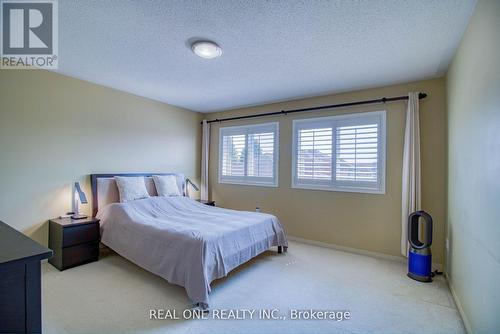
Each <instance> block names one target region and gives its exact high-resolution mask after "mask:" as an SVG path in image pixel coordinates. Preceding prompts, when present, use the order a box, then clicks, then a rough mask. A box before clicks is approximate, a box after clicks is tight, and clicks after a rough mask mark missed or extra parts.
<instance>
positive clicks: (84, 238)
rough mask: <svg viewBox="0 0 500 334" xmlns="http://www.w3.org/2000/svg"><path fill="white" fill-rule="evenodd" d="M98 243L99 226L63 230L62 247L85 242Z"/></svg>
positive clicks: (91, 225)
mask: <svg viewBox="0 0 500 334" xmlns="http://www.w3.org/2000/svg"><path fill="white" fill-rule="evenodd" d="M92 241H99V224H85V225H77V226H71V227H65V228H64V229H63V243H62V247H69V246H74V245H79V244H83V243H86V242H92Z"/></svg>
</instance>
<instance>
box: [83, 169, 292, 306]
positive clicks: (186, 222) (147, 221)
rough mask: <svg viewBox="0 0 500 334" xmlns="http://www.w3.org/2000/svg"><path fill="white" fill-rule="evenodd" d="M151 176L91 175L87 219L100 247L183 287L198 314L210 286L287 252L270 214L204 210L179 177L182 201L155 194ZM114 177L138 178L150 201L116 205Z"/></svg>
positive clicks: (212, 208) (281, 228)
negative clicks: (96, 229) (267, 255)
mask: <svg viewBox="0 0 500 334" xmlns="http://www.w3.org/2000/svg"><path fill="white" fill-rule="evenodd" d="M152 175H153V174H93V175H91V184H92V196H93V215H94V216H96V217H97V218H99V219H100V224H101V242H102V243H103V244H105V245H106V246H108V247H109V248H111V249H112V250H114V251H115V252H116V253H118V254H120V255H121V256H123V257H125V258H127V259H128V260H130V261H132V262H134V263H135V264H137V265H139V266H140V267H142V268H144V269H146V270H148V271H150V272H152V273H154V274H156V275H158V276H160V277H162V278H164V279H165V280H167V281H168V282H170V283H172V284H177V285H180V286H183V287H184V288H185V289H186V292H187V295H188V297H189V298H190V299H191V300H192V301H193V302H194V303H195V304H198V305H200V307H202V308H203V309H207V308H208V305H209V293H210V283H211V282H212V281H213V280H215V279H218V278H221V277H224V276H226V275H227V274H228V273H229V272H230V271H231V270H233V269H234V268H236V267H237V266H239V265H241V264H243V263H245V262H247V261H248V260H250V259H252V258H253V257H255V256H257V255H259V254H260V253H262V252H264V251H266V250H268V249H269V248H271V247H275V246H277V247H278V250H279V253H281V249H282V248H284V249H285V250H286V248H287V247H288V242H287V237H286V234H285V231H284V229H283V227H282V226H281V224H280V222H279V221H278V219H277V218H276V217H275V216H273V215H270V214H266V213H259V212H247V211H236V210H229V209H223V208H218V207H213V206H208V205H205V204H202V203H200V202H197V201H195V200H193V199H190V198H189V197H187V196H186V186H185V177H184V175H183V174H178V173H155V174H154V175H175V177H176V180H177V184H178V186H179V189H180V192H181V194H182V196H177V197H160V196H157V194H156V189H155V187H154V183H153V181H152V179H151V176H152ZM115 176H125V177H126V176H143V177H144V179H145V183H146V188H147V190H148V193H149V194H150V196H151V197H149V198H145V199H139V200H135V201H132V202H127V203H119V196H118V190H117V187H116V183H115V179H114V177H115Z"/></svg>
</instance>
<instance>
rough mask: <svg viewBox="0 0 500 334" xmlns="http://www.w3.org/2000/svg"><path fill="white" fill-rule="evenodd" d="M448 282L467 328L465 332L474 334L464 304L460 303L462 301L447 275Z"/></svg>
mask: <svg viewBox="0 0 500 334" xmlns="http://www.w3.org/2000/svg"><path fill="white" fill-rule="evenodd" d="M446 280H447V281H448V286H449V287H450V291H451V295H452V296H453V300H454V301H455V305H457V309H458V313H460V316H461V317H462V321H463V323H464V326H465V331H466V332H467V333H468V334H473V332H472V327H471V325H470V321H469V319H468V318H467V316H466V315H465V312H464V309H463V307H462V303H461V302H460V299H459V298H458V295H457V293H456V292H455V289H454V288H453V283H452V281H451V279H450V277H449V276H448V275H446Z"/></svg>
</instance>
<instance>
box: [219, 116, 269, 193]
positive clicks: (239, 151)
mask: <svg viewBox="0 0 500 334" xmlns="http://www.w3.org/2000/svg"><path fill="white" fill-rule="evenodd" d="M219 138H220V148H219V150H220V152H219V182H220V183H236V184H252V185H264V186H277V182H278V169H277V166H278V123H265V124H258V125H249V126H237V127H226V128H221V129H220V130H219Z"/></svg>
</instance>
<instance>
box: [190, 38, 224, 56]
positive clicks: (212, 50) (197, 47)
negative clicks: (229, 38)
mask: <svg viewBox="0 0 500 334" xmlns="http://www.w3.org/2000/svg"><path fill="white" fill-rule="evenodd" d="M191 50H193V52H194V53H195V54H196V55H197V56H198V57H201V58H205V59H212V58H217V57H220V56H221V55H222V49H221V48H220V47H219V46H218V45H217V44H215V43H214V42H210V41H200V42H195V43H193V45H191Z"/></svg>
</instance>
